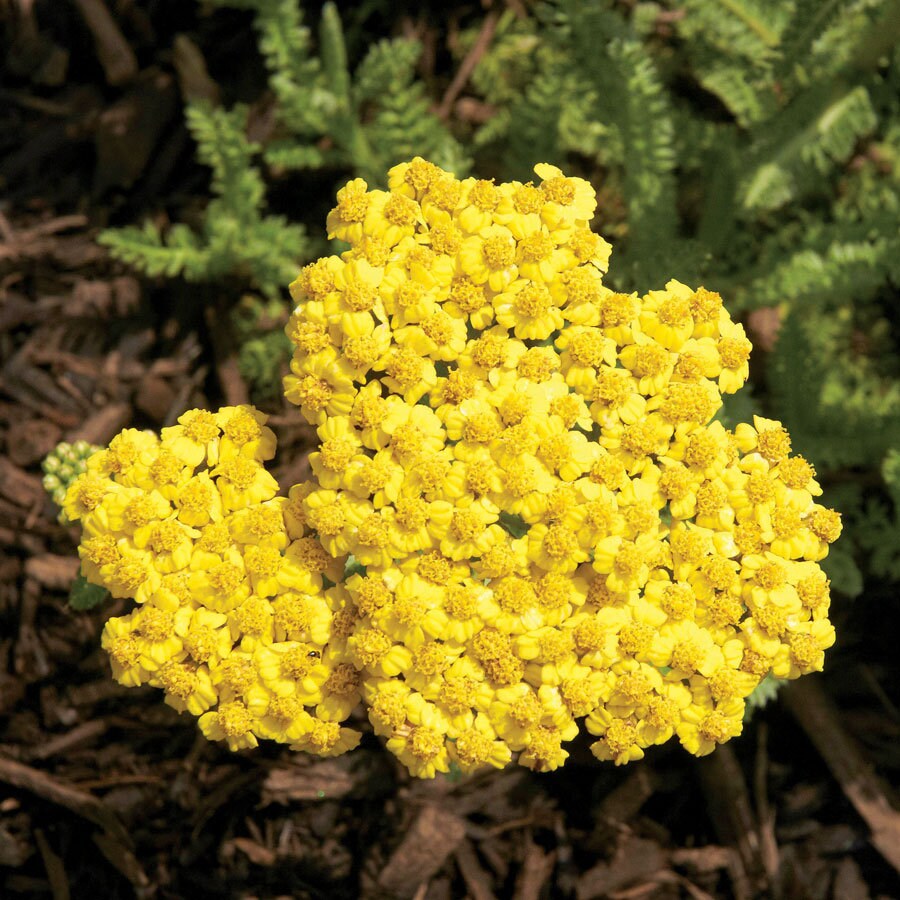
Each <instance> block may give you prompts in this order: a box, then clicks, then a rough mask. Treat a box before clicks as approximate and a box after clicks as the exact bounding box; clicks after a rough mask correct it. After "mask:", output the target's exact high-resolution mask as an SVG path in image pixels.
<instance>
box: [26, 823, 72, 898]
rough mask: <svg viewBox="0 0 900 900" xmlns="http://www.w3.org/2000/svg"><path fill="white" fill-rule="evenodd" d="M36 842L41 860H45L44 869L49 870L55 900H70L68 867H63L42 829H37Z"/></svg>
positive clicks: (48, 876)
mask: <svg viewBox="0 0 900 900" xmlns="http://www.w3.org/2000/svg"><path fill="white" fill-rule="evenodd" d="M34 840H35V843H36V844H37V846H38V850H39V851H40V853H41V858H42V859H43V860H44V868H45V869H46V870H47V881H49V882H50V891H51V893H52V894H53V900H69V897H70V896H71V892H70V891H69V879H68V877H67V876H66V867H65V866H64V865H63V861H62V859H61V858H60V857H59V855H58V854H57V853H55V852H54V851H53V850H52V848H51V847H50V844H49V843H48V842H47V838H46V836H45V835H44V832H43V831H42V830H41V829H40V828H35V830H34Z"/></svg>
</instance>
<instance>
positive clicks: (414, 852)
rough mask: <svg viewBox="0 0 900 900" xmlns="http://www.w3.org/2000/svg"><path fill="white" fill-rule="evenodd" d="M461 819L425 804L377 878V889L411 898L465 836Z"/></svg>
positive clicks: (464, 827)
mask: <svg viewBox="0 0 900 900" xmlns="http://www.w3.org/2000/svg"><path fill="white" fill-rule="evenodd" d="M465 833H466V826H465V824H464V823H463V820H462V819H460V818H459V817H458V816H455V815H453V813H450V812H447V811H446V810H443V809H441V808H439V807H437V806H433V805H428V806H426V807H424V808H423V809H422V811H421V812H420V813H419V814H418V816H416V819H415V821H414V822H413V823H412V825H411V826H410V828H409V831H408V832H407V833H406V837H404V838H403V841H402V842H401V843H400V846H399V847H397V849H396V850H395V851H394V852H393V854H392V855H391V858H390V859H389V860H388V863H387V865H386V866H385V867H384V869H382V871H381V874H380V875H379V876H378V886H379V887H380V888H381V889H382V890H385V891H388V892H390V893H393V894H394V895H396V896H397V897H412V896H413V895H414V894H415V893H416V890H417V889H418V887H419V885H420V884H422V882H423V881H428V879H429V878H431V876H432V875H434V874H435V873H436V872H437V871H438V869H440V868H441V866H442V865H443V864H444V861H445V860H446V859H447V857H448V856H449V855H450V854H451V853H453V851H454V850H455V849H456V848H457V847H458V846H459V844H460V842H461V841H462V839H463V837H465Z"/></svg>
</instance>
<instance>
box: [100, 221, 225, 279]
mask: <svg viewBox="0 0 900 900" xmlns="http://www.w3.org/2000/svg"><path fill="white" fill-rule="evenodd" d="M169 235H170V241H171V242H172V245H171V246H166V245H165V244H164V243H163V240H162V236H161V235H160V233H159V230H158V229H157V228H156V226H155V225H154V224H153V223H152V222H149V221H148V222H145V223H144V225H143V227H138V226H135V225H130V226H127V227H125V228H115V229H107V230H106V231H103V232H101V233H100V235H99V236H98V238H97V241H98V242H99V243H100V244H103V246H105V247H108V248H109V251H110V253H111V254H112V255H113V256H114V257H115V258H116V259H120V260H122V262H125V263H128V265H130V266H134V267H135V268H136V269H138V270H139V271H141V272H145V273H146V274H147V275H149V276H150V277H151V278H156V277H158V276H161V275H163V276H166V277H167V278H174V277H175V276H177V275H182V274H184V275H185V276H186V277H189V278H192V279H200V278H202V277H203V275H204V273H206V272H207V271H208V270H209V255H208V253H207V252H206V250H205V249H204V248H202V247H200V246H199V243H198V241H197V239H196V237H195V236H194V234H193V233H192V232H191V230H190V229H189V228H188V227H187V226H185V225H175V226H173V227H172V228H171V229H170V232H169Z"/></svg>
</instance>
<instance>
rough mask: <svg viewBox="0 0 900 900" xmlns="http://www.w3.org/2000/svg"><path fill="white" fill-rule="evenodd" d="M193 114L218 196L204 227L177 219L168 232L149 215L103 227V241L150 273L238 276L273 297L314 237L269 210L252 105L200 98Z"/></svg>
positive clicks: (195, 277) (194, 127)
mask: <svg viewBox="0 0 900 900" xmlns="http://www.w3.org/2000/svg"><path fill="white" fill-rule="evenodd" d="M186 117H187V124H188V127H189V128H190V131H191V134H192V135H193V137H194V140H195V141H196V142H197V156H198V158H199V160H200V161H201V162H202V163H203V164H204V165H207V166H209V167H210V169H211V170H212V179H211V182H212V190H213V192H214V193H215V195H216V197H215V199H213V200H212V201H210V203H209V205H208V206H207V208H206V213H205V215H204V219H203V225H202V228H201V230H200V232H199V233H196V232H194V231H192V230H191V229H190V228H188V227H187V226H186V225H184V224H177V225H174V226H173V227H172V228H170V229H169V231H168V233H167V234H165V235H163V234H162V233H161V232H160V230H159V229H158V228H157V227H156V226H155V225H154V224H153V223H152V222H149V221H147V222H145V223H144V224H143V226H131V227H127V228H122V229H111V230H107V231H104V232H103V233H102V234H101V235H100V237H99V241H100V243H101V244H105V245H106V246H107V247H109V248H110V250H111V252H112V254H113V256H115V257H117V258H118V259H121V260H123V261H124V262H127V263H129V264H131V265H133V266H134V267H135V268H138V269H140V270H141V271H143V272H146V273H147V274H148V275H150V276H160V275H164V276H166V277H169V278H171V277H174V276H176V275H182V276H183V277H184V278H186V279H187V280H188V281H215V280H217V279H222V278H224V277H226V276H227V275H230V274H239V275H241V276H243V277H245V278H246V279H247V280H248V281H249V282H250V283H251V284H253V285H254V286H255V287H257V288H258V289H259V290H260V291H262V292H263V293H264V294H266V295H267V296H272V297H274V296H277V295H278V294H279V293H280V292H281V290H282V289H283V286H284V285H285V284H286V283H288V282H289V281H290V280H291V279H292V278H293V277H294V275H295V274H296V271H297V268H298V265H299V263H300V262H301V261H302V260H303V259H304V258H305V256H306V254H307V251H308V248H309V242H308V241H307V239H306V231H305V229H304V228H303V227H302V226H301V225H295V224H291V223H289V222H288V221H287V219H285V218H284V217H283V216H272V215H266V214H265V213H264V208H265V183H264V181H263V178H262V175H261V173H260V171H259V170H258V169H257V168H256V167H255V166H254V165H253V159H254V156H255V155H256V154H257V153H258V152H259V147H258V146H257V145H256V144H254V143H252V142H251V141H249V140H248V139H247V136H246V133H245V130H246V118H247V112H246V109H244V108H243V107H236V108H235V109H233V110H230V111H226V110H223V109H214V108H212V107H210V106H208V105H207V104H204V103H195V104H192V105H189V106H188V108H187V111H186Z"/></svg>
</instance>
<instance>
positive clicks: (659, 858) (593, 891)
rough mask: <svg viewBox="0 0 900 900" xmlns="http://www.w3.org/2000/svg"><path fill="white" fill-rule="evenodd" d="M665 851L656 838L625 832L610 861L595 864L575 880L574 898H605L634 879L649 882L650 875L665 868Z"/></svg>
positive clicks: (632, 882)
mask: <svg viewBox="0 0 900 900" xmlns="http://www.w3.org/2000/svg"><path fill="white" fill-rule="evenodd" d="M666 865H667V858H666V854H665V852H664V851H663V849H662V847H660V845H659V844H657V843H656V841H648V840H645V839H643V838H639V837H635V836H634V835H629V836H627V837H626V838H625V840H624V841H622V843H621V844H620V845H619V848H618V849H617V850H616V854H615V856H614V857H613V859H612V861H611V862H608V863H606V862H602V863H598V864H597V865H596V866H594V867H593V868H592V869H588V871H587V872H585V873H584V874H583V875H582V876H581V878H579V879H578V885H577V887H576V891H575V893H576V896H577V898H578V900H591V898H593V897H606V896H608V895H609V894H611V893H613V892H614V891H620V890H622V889H624V888H627V887H629V886H631V885H633V884H635V883H636V882H646V881H653V876H654V875H655V874H656V873H658V872H660V871H662V870H665V868H666Z"/></svg>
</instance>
